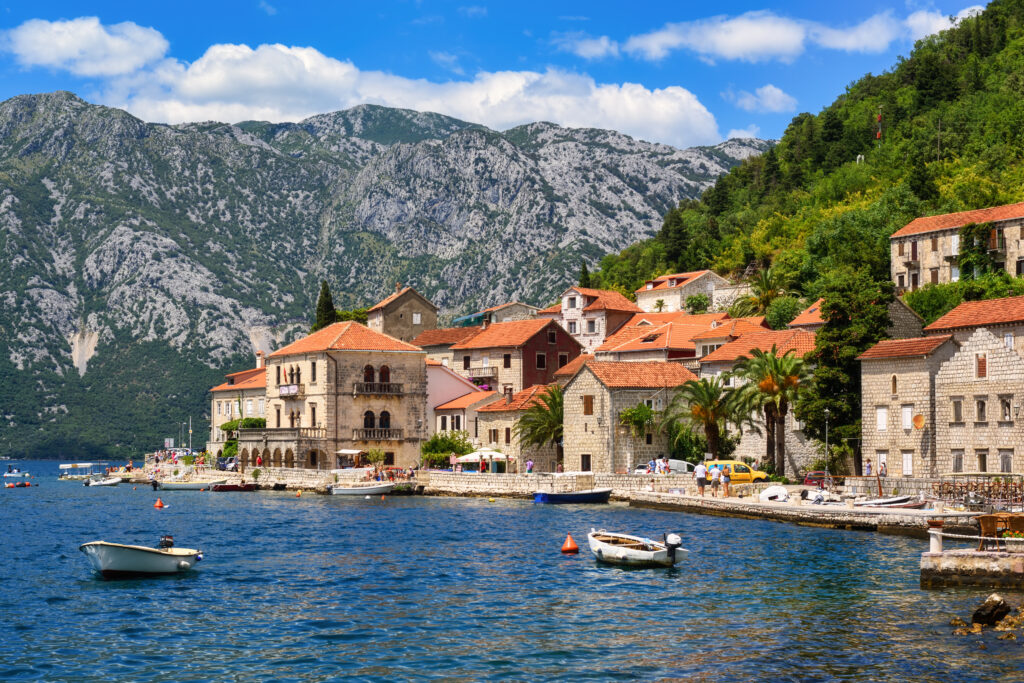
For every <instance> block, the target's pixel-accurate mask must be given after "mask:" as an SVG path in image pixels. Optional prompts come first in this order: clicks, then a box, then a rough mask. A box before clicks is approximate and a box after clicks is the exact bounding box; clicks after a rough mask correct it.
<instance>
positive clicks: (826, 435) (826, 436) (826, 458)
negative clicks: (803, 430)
mask: <svg viewBox="0 0 1024 683" xmlns="http://www.w3.org/2000/svg"><path fill="white" fill-rule="evenodd" d="M828 415H829V410H828V408H825V481H828V479H829V476H828Z"/></svg>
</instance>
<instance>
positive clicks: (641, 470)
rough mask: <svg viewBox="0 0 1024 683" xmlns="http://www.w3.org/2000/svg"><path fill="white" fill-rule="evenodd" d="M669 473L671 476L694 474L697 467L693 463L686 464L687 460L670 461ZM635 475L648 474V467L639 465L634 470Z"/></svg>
mask: <svg viewBox="0 0 1024 683" xmlns="http://www.w3.org/2000/svg"><path fill="white" fill-rule="evenodd" d="M668 467H669V473H670V474H687V473H689V472H693V468H694V467H695V465H694V464H693V463H692V462H686V461H685V460H673V459H671V458H670V459H669V461H668ZM633 474H647V465H646V463H645V464H643V465H637V466H636V469H634V470H633Z"/></svg>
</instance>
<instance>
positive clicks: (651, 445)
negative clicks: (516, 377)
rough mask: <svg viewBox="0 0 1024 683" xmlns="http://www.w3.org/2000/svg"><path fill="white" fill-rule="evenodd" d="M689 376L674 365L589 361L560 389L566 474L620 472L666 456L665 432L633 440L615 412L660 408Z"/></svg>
mask: <svg viewBox="0 0 1024 683" xmlns="http://www.w3.org/2000/svg"><path fill="white" fill-rule="evenodd" d="M692 379H695V375H694V374H693V373H692V372H690V371H689V370H687V369H686V368H684V367H683V366H682V365H680V364H679V363H664V362H656V361H653V362H652V361H647V362H643V361H640V362H625V363H623V362H607V361H604V362H603V361H590V362H589V363H586V364H585V365H583V366H582V367H581V368H580V370H579V372H577V373H576V375H575V376H574V377H573V378H572V379H570V380H569V382H568V383H567V384H566V385H565V388H564V390H563V391H564V408H563V410H564V420H563V422H564V427H563V441H564V451H565V454H564V458H565V469H566V471H570V472H591V471H592V472H600V473H609V474H614V473H623V472H629V471H632V469H633V468H634V467H635V466H636V465H637V464H638V463H646V462H648V461H649V460H650V459H651V458H654V457H668V455H669V453H670V448H669V444H668V436H667V435H665V434H664V433H661V432H659V431H658V430H656V429H653V428H652V429H650V430H649V431H647V432H646V433H645V434H643V435H642V436H640V437H638V438H634V437H633V436H632V435H631V434H630V432H629V430H628V429H627V428H625V427H623V426H622V425H620V424H619V414H620V413H621V412H622V411H623V410H626V409H628V408H634V407H636V406H637V405H638V404H640V403H645V404H647V405H648V406H650V407H651V409H652V410H654V411H660V410H663V409H664V408H665V405H666V404H667V403H668V401H669V400H670V399H671V398H672V396H673V394H674V390H675V389H676V388H677V387H679V386H680V385H682V384H685V383H686V382H688V381H690V380H692Z"/></svg>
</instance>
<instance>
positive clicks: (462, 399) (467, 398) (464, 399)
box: [434, 391, 498, 410]
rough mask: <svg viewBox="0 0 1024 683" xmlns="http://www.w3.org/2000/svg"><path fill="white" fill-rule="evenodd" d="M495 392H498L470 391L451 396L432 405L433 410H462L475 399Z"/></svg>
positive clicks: (475, 400) (485, 397)
mask: <svg viewBox="0 0 1024 683" xmlns="http://www.w3.org/2000/svg"><path fill="white" fill-rule="evenodd" d="M497 394H498V392H496V391H471V392H469V393H468V394H463V395H462V396H459V397H458V398H453V399H452V400H450V401H448V402H446V403H442V404H441V405H439V406H434V410H463V409H465V408H468V407H470V406H471V405H473V404H474V403H476V402H477V401H482V400H484V399H487V398H491V397H494V396H497Z"/></svg>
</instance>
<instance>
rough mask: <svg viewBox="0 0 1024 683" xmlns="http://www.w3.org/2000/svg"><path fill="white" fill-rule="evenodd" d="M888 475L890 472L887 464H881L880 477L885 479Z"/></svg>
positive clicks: (879, 467) (879, 468)
mask: <svg viewBox="0 0 1024 683" xmlns="http://www.w3.org/2000/svg"><path fill="white" fill-rule="evenodd" d="M887 473H888V470H887V469H886V467H885V463H884V462H883V463H882V464H880V465H879V466H878V476H880V477H884V476H885V475H886V474H887Z"/></svg>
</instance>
